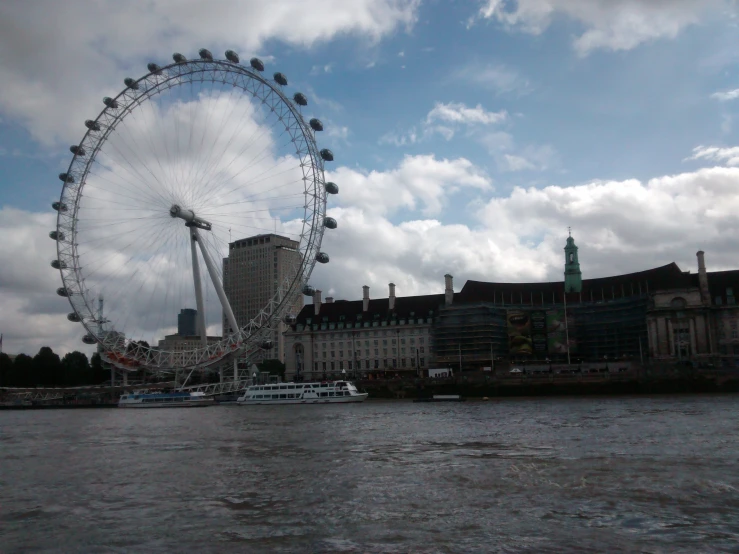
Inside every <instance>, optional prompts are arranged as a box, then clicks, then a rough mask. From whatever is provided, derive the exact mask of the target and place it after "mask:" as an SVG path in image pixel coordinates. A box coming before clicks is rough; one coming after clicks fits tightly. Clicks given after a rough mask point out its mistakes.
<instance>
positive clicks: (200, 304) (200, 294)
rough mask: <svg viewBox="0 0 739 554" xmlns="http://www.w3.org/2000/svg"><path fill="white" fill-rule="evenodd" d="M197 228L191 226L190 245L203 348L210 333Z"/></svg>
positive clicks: (199, 332)
mask: <svg viewBox="0 0 739 554" xmlns="http://www.w3.org/2000/svg"><path fill="white" fill-rule="evenodd" d="M198 238H199V237H198V235H197V229H196V228H195V227H190V246H191V248H192V275H193V280H194V281H195V302H196V304H197V309H198V315H197V328H196V329H195V332H196V334H197V335H199V336H200V342H201V343H202V345H203V348H205V347H207V346H208V334H207V333H206V331H205V307H204V306H203V286H202V284H201V282H200V265H199V264H198V249H197V247H196V246H195V243H196V242H198Z"/></svg>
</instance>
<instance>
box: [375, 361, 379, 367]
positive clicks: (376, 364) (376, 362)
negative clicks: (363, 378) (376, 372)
mask: <svg viewBox="0 0 739 554" xmlns="http://www.w3.org/2000/svg"><path fill="white" fill-rule="evenodd" d="M379 367H380V360H375V369H378V368H379Z"/></svg>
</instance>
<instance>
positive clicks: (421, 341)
mask: <svg viewBox="0 0 739 554" xmlns="http://www.w3.org/2000/svg"><path fill="white" fill-rule="evenodd" d="M418 344H423V337H421V338H420V339H418ZM421 352H423V350H422V351H421Z"/></svg>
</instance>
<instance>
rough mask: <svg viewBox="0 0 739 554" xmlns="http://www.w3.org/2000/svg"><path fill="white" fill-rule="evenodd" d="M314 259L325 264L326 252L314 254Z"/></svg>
mask: <svg viewBox="0 0 739 554" xmlns="http://www.w3.org/2000/svg"><path fill="white" fill-rule="evenodd" d="M316 261H317V262H318V263H321V264H327V263H328V254H326V253H325V252H319V253H318V254H316Z"/></svg>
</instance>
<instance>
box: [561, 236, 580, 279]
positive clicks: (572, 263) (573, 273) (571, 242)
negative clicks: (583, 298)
mask: <svg viewBox="0 0 739 554" xmlns="http://www.w3.org/2000/svg"><path fill="white" fill-rule="evenodd" d="M567 232H568V236H567V245H566V246H565V292H582V272H581V271H580V261H579V260H578V259H577V245H576V244H575V239H573V238H572V228H571V227H567Z"/></svg>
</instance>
